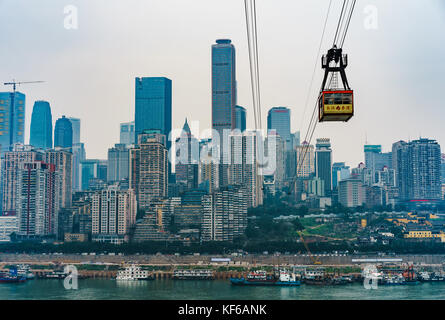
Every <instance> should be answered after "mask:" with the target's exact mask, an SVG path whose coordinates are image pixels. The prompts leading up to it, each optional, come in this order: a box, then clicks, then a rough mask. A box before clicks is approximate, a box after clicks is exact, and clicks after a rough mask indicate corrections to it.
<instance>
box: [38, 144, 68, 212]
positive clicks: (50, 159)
mask: <svg viewBox="0 0 445 320" xmlns="http://www.w3.org/2000/svg"><path fill="white" fill-rule="evenodd" d="M44 161H45V162H46V163H48V164H53V165H55V168H56V171H57V173H58V176H59V179H58V182H59V185H58V186H57V189H56V192H58V193H59V195H58V198H59V201H60V204H59V207H60V208H69V207H71V204H72V193H73V182H72V177H73V172H72V170H73V154H72V153H71V152H70V151H69V149H60V148H56V149H55V150H48V151H47V152H45V156H44Z"/></svg>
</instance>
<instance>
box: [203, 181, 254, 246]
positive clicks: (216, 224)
mask: <svg viewBox="0 0 445 320" xmlns="http://www.w3.org/2000/svg"><path fill="white" fill-rule="evenodd" d="M202 206H203V216H202V231H201V238H202V240H203V241H233V240H234V239H235V238H238V237H241V236H242V235H244V232H245V230H246V228H247V192H246V190H245V189H244V188H240V187H233V186H228V187H225V188H221V189H220V190H219V191H216V192H214V193H212V194H209V195H205V196H203V200H202Z"/></svg>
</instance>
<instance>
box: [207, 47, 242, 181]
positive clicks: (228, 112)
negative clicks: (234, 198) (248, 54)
mask: <svg viewBox="0 0 445 320" xmlns="http://www.w3.org/2000/svg"><path fill="white" fill-rule="evenodd" d="M236 98H237V97H236V55H235V46H234V45H233V44H232V41H231V40H229V39H219V40H216V44H213V45H212V129H213V130H215V131H216V132H217V133H218V135H219V139H217V137H215V136H214V137H212V138H213V140H214V143H216V144H217V145H218V146H219V152H220V165H219V185H220V186H225V185H227V184H228V171H227V170H228V166H227V162H228V151H227V150H225V149H224V145H225V144H227V141H225V142H224V141H223V140H224V139H228V134H229V133H230V131H231V130H233V129H235V127H236V118H235V105H236ZM224 131H226V132H227V136H226V137H224Z"/></svg>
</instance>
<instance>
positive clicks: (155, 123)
mask: <svg viewBox="0 0 445 320" xmlns="http://www.w3.org/2000/svg"><path fill="white" fill-rule="evenodd" d="M134 120H135V135H136V136H135V140H136V141H137V139H138V135H139V134H141V133H142V132H143V131H144V130H160V132H161V133H162V134H163V135H165V137H166V140H167V144H166V147H167V150H170V146H171V142H170V141H169V139H168V138H169V134H170V131H171V129H172V81H171V80H170V79H167V78H164V77H150V78H136V105H135V115H134Z"/></svg>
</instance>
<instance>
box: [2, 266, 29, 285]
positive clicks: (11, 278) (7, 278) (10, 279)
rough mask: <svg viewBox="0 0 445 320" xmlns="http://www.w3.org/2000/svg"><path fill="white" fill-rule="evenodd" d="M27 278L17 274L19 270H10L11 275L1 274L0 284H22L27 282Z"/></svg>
mask: <svg viewBox="0 0 445 320" xmlns="http://www.w3.org/2000/svg"><path fill="white" fill-rule="evenodd" d="M25 281H26V278H25V277H22V276H20V275H18V274H17V268H15V267H13V268H10V269H9V273H6V272H4V273H0V283H21V282H25Z"/></svg>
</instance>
